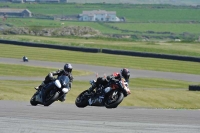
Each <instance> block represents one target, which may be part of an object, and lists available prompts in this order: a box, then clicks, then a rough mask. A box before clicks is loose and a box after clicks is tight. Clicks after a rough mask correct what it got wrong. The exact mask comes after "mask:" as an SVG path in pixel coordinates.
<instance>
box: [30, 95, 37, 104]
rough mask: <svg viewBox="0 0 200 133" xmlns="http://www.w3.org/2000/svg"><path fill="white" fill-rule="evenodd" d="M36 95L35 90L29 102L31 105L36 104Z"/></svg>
mask: <svg viewBox="0 0 200 133" xmlns="http://www.w3.org/2000/svg"><path fill="white" fill-rule="evenodd" d="M36 95H37V92H36V93H35V94H34V95H33V96H32V97H31V100H30V103H31V105H32V106H36V105H37V104H38V102H37V101H35V97H36Z"/></svg>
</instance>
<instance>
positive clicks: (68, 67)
mask: <svg viewBox="0 0 200 133" xmlns="http://www.w3.org/2000/svg"><path fill="white" fill-rule="evenodd" d="M72 69H73V67H72V65H71V64H70V63H67V64H65V65H64V72H65V74H70V73H71V72H72Z"/></svg>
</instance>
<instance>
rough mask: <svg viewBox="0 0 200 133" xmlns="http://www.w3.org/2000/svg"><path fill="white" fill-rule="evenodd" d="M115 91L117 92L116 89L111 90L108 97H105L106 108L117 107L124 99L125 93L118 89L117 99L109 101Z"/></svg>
mask: <svg viewBox="0 0 200 133" xmlns="http://www.w3.org/2000/svg"><path fill="white" fill-rule="evenodd" d="M114 92H116V91H115V90H114V91H111V92H110V94H109V95H108V97H107V98H106V99H105V107H106V108H117V106H118V105H119V104H120V103H121V102H122V101H123V99H124V94H123V93H122V92H119V91H118V94H117V96H118V97H117V100H116V101H115V102H113V103H109V101H108V100H109V96H110V95H112V94H113V93H114Z"/></svg>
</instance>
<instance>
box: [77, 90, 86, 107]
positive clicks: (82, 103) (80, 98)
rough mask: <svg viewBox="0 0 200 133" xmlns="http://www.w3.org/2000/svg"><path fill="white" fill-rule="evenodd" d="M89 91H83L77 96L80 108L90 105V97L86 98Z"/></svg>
mask: <svg viewBox="0 0 200 133" xmlns="http://www.w3.org/2000/svg"><path fill="white" fill-rule="evenodd" d="M87 93H88V90H85V91H83V92H82V93H81V94H79V95H78V97H77V98H76V101H75V104H76V106H77V107H79V108H84V107H86V106H87V105H88V98H86V96H85V94H87Z"/></svg>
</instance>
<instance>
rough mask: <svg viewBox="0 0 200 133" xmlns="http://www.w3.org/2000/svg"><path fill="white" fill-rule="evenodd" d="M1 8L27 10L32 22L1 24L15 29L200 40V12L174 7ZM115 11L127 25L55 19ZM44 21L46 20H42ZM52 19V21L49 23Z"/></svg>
mask: <svg viewBox="0 0 200 133" xmlns="http://www.w3.org/2000/svg"><path fill="white" fill-rule="evenodd" d="M0 7H8V8H27V9H29V10H30V11H31V12H32V15H33V18H37V19H33V18H30V19H25V18H8V19H7V20H6V21H1V24H3V25H7V26H12V27H32V28H38V29H42V28H45V27H51V28H57V27H61V23H63V22H64V23H65V24H64V25H62V26H89V27H92V28H94V29H96V30H99V31H100V32H101V33H102V34H104V35H105V34H106V35H107V34H109V35H116V34H117V35H129V36H131V39H133V40H143V39H148V40H152V41H155V40H165V41H166V40H174V39H175V38H180V39H181V40H182V41H195V40H197V39H198V37H199V36H200V30H199V29H200V24H199V22H200V17H199V14H200V8H199V7H195V6H194V7H193V6H174V5H158V4H154V5H148V4H147V5H133V4H100V3H98V4H76V3H57V4H55V3H54V4H47V3H46V4H44V3H43V4H28V3H24V4H17V3H2V5H1V6H0ZM99 9H100V10H107V11H116V13H117V16H118V17H120V18H121V17H124V18H126V22H125V23H124V22H123V23H103V24H100V23H97V22H79V21H78V20H77V19H75V20H66V21H56V20H53V17H54V16H67V15H77V16H78V14H81V13H82V11H84V10H99ZM41 18H43V19H41ZM44 18H45V19H44ZM47 19H50V20H47Z"/></svg>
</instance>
